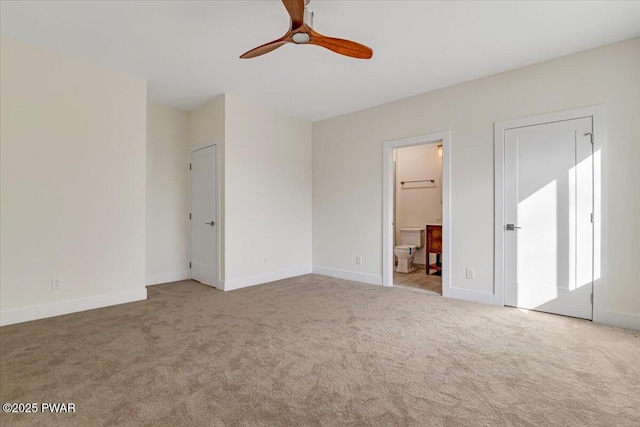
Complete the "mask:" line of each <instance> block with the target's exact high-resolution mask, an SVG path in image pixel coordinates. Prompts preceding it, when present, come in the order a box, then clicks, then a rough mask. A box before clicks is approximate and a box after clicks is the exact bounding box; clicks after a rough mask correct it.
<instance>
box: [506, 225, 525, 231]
mask: <svg viewBox="0 0 640 427" xmlns="http://www.w3.org/2000/svg"><path fill="white" fill-rule="evenodd" d="M504 228H506V229H507V230H509V231H514V230H517V229H519V228H522V227H516V226H515V225H514V224H507V225H506V226H505V227H504Z"/></svg>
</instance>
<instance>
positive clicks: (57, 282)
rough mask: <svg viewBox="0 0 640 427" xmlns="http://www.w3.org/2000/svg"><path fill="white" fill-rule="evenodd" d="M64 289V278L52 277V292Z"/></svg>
mask: <svg viewBox="0 0 640 427" xmlns="http://www.w3.org/2000/svg"><path fill="white" fill-rule="evenodd" d="M60 289H62V277H52V278H51V290H52V291H57V290H60Z"/></svg>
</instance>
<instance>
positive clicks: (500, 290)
mask: <svg viewBox="0 0 640 427" xmlns="http://www.w3.org/2000/svg"><path fill="white" fill-rule="evenodd" d="M581 118H591V119H592V123H593V127H592V131H593V152H594V158H595V159H597V160H599V161H596V162H594V169H593V179H594V181H593V192H594V193H593V204H594V208H593V216H594V221H593V222H594V227H593V231H594V234H593V237H594V257H596V258H597V259H594V265H595V264H596V263H598V261H599V264H600V275H599V277H594V282H593V321H594V322H600V321H604V317H605V315H606V313H605V311H606V309H605V307H606V295H607V293H606V281H605V279H606V277H607V276H606V265H605V264H606V258H605V254H604V244H603V243H604V242H605V241H606V240H605V236H606V230H605V224H606V221H605V220H604V216H605V215H606V212H605V211H604V209H603V207H604V206H606V200H605V198H606V193H604V192H603V191H602V189H603V188H605V187H604V185H605V176H606V170H605V165H606V162H605V158H606V157H605V156H606V151H605V147H606V140H607V135H606V108H605V106H604V105H596V106H593V107H585V108H578V109H574V110H567V111H559V112H556V113H549V114H541V115H537V116H531V117H524V118H520V119H514V120H505V121H501V122H496V123H495V126H494V144H495V160H494V163H495V181H494V182H495V193H494V194H495V210H494V213H495V217H494V245H495V246H494V275H495V276H494V277H495V279H494V280H495V281H494V304H495V305H498V306H504V290H505V285H504V267H505V265H504V184H505V177H504V169H505V167H504V161H505V159H504V152H505V150H504V141H505V131H507V130H509V129H515V128H521V127H526V126H535V125H542V124H546V123H553V122H560V121H566V120H574V119H581ZM598 153H599V154H598Z"/></svg>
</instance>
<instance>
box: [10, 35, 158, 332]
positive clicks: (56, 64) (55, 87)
mask: <svg viewBox="0 0 640 427" xmlns="http://www.w3.org/2000/svg"><path fill="white" fill-rule="evenodd" d="M0 55H1V60H0V66H1V69H0V92H1V106H0V110H1V113H0V114H1V116H0V121H1V126H0V129H1V131H0V132H1V133H0V141H1V203H0V206H1V214H0V232H1V235H2V239H1V255H0V270H1V273H0V292H1V298H0V310H2V322H3V323H12V322H14V321H16V320H17V321H20V319H22V320H25V318H34V317H46V316H48V315H54V314H61V313H63V312H69V311H77V310H79V309H86V308H90V307H92V306H99V305H108V303H109V302H110V303H112V304H113V303H116V302H125V301H127V300H135V299H140V298H144V297H146V289H145V288H144V285H145V120H146V119H145V109H146V84H145V82H143V81H141V80H137V79H135V78H132V77H129V76H127V75H124V74H121V73H118V72H115V71H110V70H107V69H104V68H101V67H98V66H94V65H91V64H88V63H85V62H81V61H76V60H72V59H68V58H66V57H63V56H61V55H58V54H54V53H50V52H47V51H44V50H40V49H37V48H33V47H30V46H27V45H24V44H21V43H18V42H14V41H11V40H7V39H4V38H3V39H2V41H1V45H0ZM52 276H59V277H61V278H62V280H63V287H62V289H60V290H56V291H52V290H51V277H52ZM105 295H106V296H105ZM103 297H104V298H103Z"/></svg>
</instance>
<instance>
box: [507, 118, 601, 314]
mask: <svg viewBox="0 0 640 427" xmlns="http://www.w3.org/2000/svg"><path fill="white" fill-rule="evenodd" d="M591 132H592V119H591V118H590V117H589V118H582V119H575V120H567V121H561V122H555V123H547V124H541V125H536V126H527V127H522V128H516V129H508V130H506V131H505V147H504V150H505V151H504V153H505V195H504V196H505V199H504V201H505V212H504V218H505V224H504V233H505V236H504V244H505V252H504V254H505V255H504V257H505V271H504V275H505V305H509V306H514V307H522V308H527V309H533V310H539V311H545V312H549V313H556V314H563V315H566V316H573V317H580V318H584V319H591V318H592V292H593V216H592V213H593V145H592V143H591V141H592V140H591Z"/></svg>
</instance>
